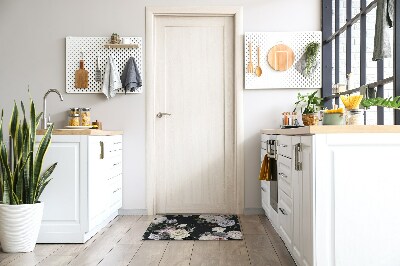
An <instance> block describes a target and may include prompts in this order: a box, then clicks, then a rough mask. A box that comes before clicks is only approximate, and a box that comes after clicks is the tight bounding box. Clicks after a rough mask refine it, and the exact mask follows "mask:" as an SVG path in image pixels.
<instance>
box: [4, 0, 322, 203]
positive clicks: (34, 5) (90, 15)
mask: <svg viewBox="0 0 400 266" xmlns="http://www.w3.org/2000/svg"><path fill="white" fill-rule="evenodd" d="M320 2H321V1H320V0H240V1H239V0H230V1H228V0H202V1H200V0H180V1H179V0H175V1H166V0H164V1H163V0H146V1H145V0H134V1H133V0H130V1H128V0H113V1H105V0H101V1H99V0H85V1H80V0H69V1H67V0H63V1H52V0H36V1H29V0H19V1H13V0H2V1H0V36H1V37H0V108H4V109H5V117H6V119H7V120H8V118H9V115H10V110H11V108H12V103H13V100H17V101H20V100H27V99H28V94H27V85H28V84H29V85H30V90H31V95H32V97H33V99H34V100H35V102H36V104H37V106H38V109H39V110H41V109H42V108H41V105H42V97H43V94H44V93H45V92H46V91H47V90H48V89H50V88H57V89H60V90H61V91H62V92H65V37H66V36H110V35H111V33H113V32H117V33H119V34H120V35H121V36H124V35H125V36H142V37H144V36H145V6H157V5H169V6H181V5H186V6H188V5H190V6H199V5H205V4H209V5H240V6H243V7H244V30H245V31H299V30H320V29H321V25H320V23H321V22H320V21H321V3H320ZM143 74H145V73H143ZM144 91H146V89H144ZM296 94H297V90H257V91H254V90H253V91H250V90H247V91H245V92H244V112H245V113H244V120H245V141H246V142H245V174H246V175H245V178H246V182H245V186H246V187H245V206H246V208H260V207H261V204H260V192H259V191H260V189H259V182H258V180H257V176H258V171H259V130H260V129H261V128H276V127H278V125H279V121H280V120H279V119H280V114H281V112H283V111H288V110H291V109H292V104H293V102H294V101H295V97H296ZM64 99H65V101H64V102H59V100H58V98H57V97H56V96H55V95H52V96H50V97H49V100H48V112H49V113H50V114H51V115H52V119H53V121H54V122H55V123H56V127H63V126H64V125H65V123H66V119H67V114H66V110H67V109H68V108H69V107H75V106H79V107H92V119H98V120H101V121H103V125H104V128H105V129H119V130H124V132H125V134H124V141H125V146H124V180H123V186H124V191H123V192H124V198H123V199H124V201H123V202H124V203H123V208H124V209H145V208H146V202H145V198H146V197H145V189H146V187H145V184H146V178H145V145H144V143H145V94H140V95H126V96H125V95H118V96H117V97H116V98H114V99H111V100H109V101H107V100H106V99H105V97H104V96H103V95H100V94H79V95H74V94H65V93H64ZM7 124H8V122H7Z"/></svg>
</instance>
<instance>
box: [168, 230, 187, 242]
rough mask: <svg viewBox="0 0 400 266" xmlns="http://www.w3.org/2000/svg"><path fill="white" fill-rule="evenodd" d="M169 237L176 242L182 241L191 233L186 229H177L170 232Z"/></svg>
mask: <svg viewBox="0 0 400 266" xmlns="http://www.w3.org/2000/svg"><path fill="white" fill-rule="evenodd" d="M169 236H170V237H171V238H172V239H175V240H182V239H184V238H185V237H188V236H189V232H188V231H186V230H185V229H176V230H171V231H170V232H169Z"/></svg>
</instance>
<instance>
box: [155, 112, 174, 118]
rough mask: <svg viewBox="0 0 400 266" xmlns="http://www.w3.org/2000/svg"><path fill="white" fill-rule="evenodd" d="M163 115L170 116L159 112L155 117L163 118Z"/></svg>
mask: <svg viewBox="0 0 400 266" xmlns="http://www.w3.org/2000/svg"><path fill="white" fill-rule="evenodd" d="M164 115H171V114H169V113H161V112H159V113H158V114H157V115H156V116H157V117H158V118H161V117H163V116H164Z"/></svg>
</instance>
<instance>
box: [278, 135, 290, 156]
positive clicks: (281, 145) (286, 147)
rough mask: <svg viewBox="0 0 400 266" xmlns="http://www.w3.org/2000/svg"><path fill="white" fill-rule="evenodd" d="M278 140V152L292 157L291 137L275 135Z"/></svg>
mask: <svg viewBox="0 0 400 266" xmlns="http://www.w3.org/2000/svg"><path fill="white" fill-rule="evenodd" d="M277 140H278V145H277V149H278V154H280V155H282V156H285V157H287V158H292V137H291V136H285V135H279V136H278V137H277Z"/></svg>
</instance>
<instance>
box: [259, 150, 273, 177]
mask: <svg viewBox="0 0 400 266" xmlns="http://www.w3.org/2000/svg"><path fill="white" fill-rule="evenodd" d="M271 179H272V178H271V159H270V158H269V157H268V154H265V156H264V160H263V162H262V164H261V169H260V175H259V176H258V180H265V181H271Z"/></svg>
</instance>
